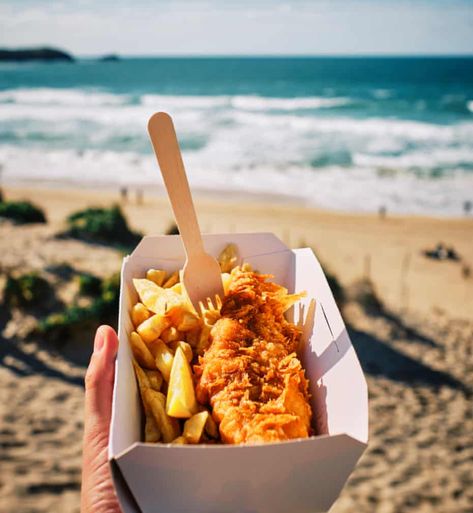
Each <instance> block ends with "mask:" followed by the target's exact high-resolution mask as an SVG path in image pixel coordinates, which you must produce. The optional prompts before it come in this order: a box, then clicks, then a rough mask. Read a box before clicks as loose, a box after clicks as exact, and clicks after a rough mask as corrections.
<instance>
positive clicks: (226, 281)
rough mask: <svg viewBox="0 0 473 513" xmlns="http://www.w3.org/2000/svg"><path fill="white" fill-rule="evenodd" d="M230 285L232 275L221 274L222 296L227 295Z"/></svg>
mask: <svg viewBox="0 0 473 513" xmlns="http://www.w3.org/2000/svg"><path fill="white" fill-rule="evenodd" d="M231 283H232V275H231V274H230V273H222V285H223V292H224V294H228V289H229V288H230V284H231Z"/></svg>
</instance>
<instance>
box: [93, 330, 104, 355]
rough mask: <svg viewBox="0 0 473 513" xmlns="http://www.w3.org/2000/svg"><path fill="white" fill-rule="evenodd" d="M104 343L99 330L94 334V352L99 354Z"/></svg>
mask: <svg viewBox="0 0 473 513" xmlns="http://www.w3.org/2000/svg"><path fill="white" fill-rule="evenodd" d="M104 342H105V337H104V335H103V332H102V330H101V329H100V328H99V329H98V330H97V333H96V334H95V340H94V351H95V352H99V351H100V350H101V349H102V347H103V344H104Z"/></svg>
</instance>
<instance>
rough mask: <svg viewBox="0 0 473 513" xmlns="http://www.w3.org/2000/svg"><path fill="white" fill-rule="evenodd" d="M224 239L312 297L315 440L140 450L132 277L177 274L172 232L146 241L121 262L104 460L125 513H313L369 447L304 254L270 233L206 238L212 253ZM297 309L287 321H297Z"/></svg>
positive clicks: (355, 386) (343, 356)
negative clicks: (163, 272) (133, 355)
mask: <svg viewBox="0 0 473 513" xmlns="http://www.w3.org/2000/svg"><path fill="white" fill-rule="evenodd" d="M230 242H233V243H235V244H236V245H237V246H238V248H239V251H240V254H241V256H242V257H243V260H244V261H246V262H249V263H250V264H251V265H252V266H253V268H255V269H257V270H259V271H261V272H263V273H265V274H267V273H269V274H273V275H274V280H275V281H276V282H277V283H279V284H281V285H284V286H286V287H287V288H288V289H289V291H290V292H294V291H295V292H300V291H303V290H305V291H307V297H306V298H305V299H304V300H303V302H305V304H306V305H308V303H309V301H310V299H311V298H315V299H316V310H315V323H314V329H313V332H312V335H311V337H310V342H309V343H308V344H307V345H306V346H305V352H304V354H303V355H302V359H303V364H304V367H305V369H306V373H307V376H308V378H309V380H310V392H311V394H312V407H313V412H314V418H313V425H314V428H315V430H316V432H317V433H319V435H318V436H315V437H311V438H308V439H304V440H295V441H289V442H282V443H278V444H264V445H258V446H228V445H210V446H205V445H195V446H169V445H165V444H145V443H142V442H141V441H140V438H141V423H142V419H141V415H142V414H141V407H140V400H139V395H138V389H137V385H136V381H135V377H134V372H133V367H132V363H131V351H130V347H129V343H128V336H129V334H130V332H131V331H132V330H133V327H132V323H131V320H130V316H129V312H130V307H131V306H132V305H133V304H134V302H135V301H136V299H137V296H136V292H135V291H134V289H133V285H132V279H133V278H136V277H141V276H143V275H144V272H145V271H146V270H147V269H149V268H151V267H153V268H162V269H165V270H167V271H174V270H176V269H180V268H182V266H183V265H184V261H185V255H184V249H183V246H182V243H181V240H180V237H179V236H157V237H145V238H144V239H143V240H142V241H141V242H140V244H139V245H138V246H137V248H136V249H135V251H134V252H133V253H132V254H131V255H130V256H128V257H126V258H125V259H124V261H123V267H122V282H121V283H122V285H121V294H120V314H119V332H118V334H119V339H120V346H119V351H118V357H117V362H116V375H115V388H114V396H113V412H112V423H111V426H110V443H109V459H110V464H111V468H112V474H113V478H114V483H115V487H116V490H117V494H118V497H119V499H120V503H121V506H122V510H123V512H124V513H139V512H141V513H152V512H163V513H183V512H193V513H194V512H195V513H289V512H291V513H292V512H294V513H309V512H310V513H316V512H324V511H327V510H328V509H329V508H330V507H331V505H332V504H333V502H334V501H335V500H336V499H337V497H338V495H339V494H340V491H341V489H342V487H343V485H344V484H345V482H346V480H347V478H348V476H349V475H350V473H351V471H352V470H353V468H354V467H355V464H356V462H357V461H358V459H359V458H360V456H361V454H362V453H363V451H364V450H365V448H366V445H367V442H368V394H367V386H366V381H365V378H364V376H363V372H362V370H361V367H360V364H359V362H358V359H357V357H356V354H355V351H354V349H353V346H352V344H351V342H350V338H349V336H348V333H347V330H346V328H345V325H344V323H343V320H342V317H341V315H340V311H339V309H338V308H337V305H336V303H335V300H334V298H333V295H332V292H331V291H330V288H329V286H328V283H327V280H326V278H325V275H324V273H323V271H322V268H321V267H320V264H319V262H318V261H317V259H316V257H315V256H314V254H313V252H312V251H311V250H310V249H297V250H289V249H288V248H287V247H286V246H285V245H284V244H283V243H282V242H281V241H280V240H279V239H278V238H277V237H276V236H275V235H273V234H270V233H252V234H218V235H205V236H204V244H205V247H206V249H207V251H208V252H209V253H211V254H213V255H215V256H217V255H218V254H219V253H220V251H221V250H222V249H223V248H224V247H225V246H226V245H227V244H228V243H230ZM298 313H299V312H298V309H296V311H295V312H294V321H295V322H297V320H298Z"/></svg>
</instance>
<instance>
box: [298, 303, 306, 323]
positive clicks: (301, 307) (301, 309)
mask: <svg viewBox="0 0 473 513" xmlns="http://www.w3.org/2000/svg"><path fill="white" fill-rule="evenodd" d="M298 306H299V319H298V321H297V327H298V328H299V329H302V328H303V327H304V322H305V321H304V313H305V305H303V304H301V303H299V305H298Z"/></svg>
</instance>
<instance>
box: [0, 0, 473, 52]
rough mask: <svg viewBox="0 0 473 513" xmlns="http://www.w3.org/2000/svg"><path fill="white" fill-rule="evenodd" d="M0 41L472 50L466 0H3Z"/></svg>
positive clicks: (188, 48) (80, 46)
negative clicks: (98, 0) (57, 0)
mask: <svg viewBox="0 0 473 513" xmlns="http://www.w3.org/2000/svg"><path fill="white" fill-rule="evenodd" d="M0 20H1V21H0V45H4V46H26V45H37V44H50V45H54V46H59V47H63V48H66V49H68V50H70V51H72V52H73V53H76V54H79V55H81V54H82V55H84V54H97V53H108V52H118V53H121V54H141V55H143V54H167V55H169V54H334V53H335V54H360V53H361V54H375V53H380V54H385V53H416V54H422V53H473V37H472V35H471V34H472V32H473V31H472V28H473V8H472V4H471V3H470V2H468V1H465V0H454V1H451V2H446V1H439V0H432V1H431V2H427V1H424V0H418V1H408V0H398V1H395V0H361V1H356V2H355V1H353V0H351V1H350V0H332V1H329V0H319V1H311V2H309V1H306V0H298V1H297V0H292V1H289V0H286V1H283V0H258V1H256V0H255V1H252V2H250V1H249V0H242V1H239V2H236V1H226V2H225V1H217V0H207V1H204V0H197V1H192V2H190V1H189V0H178V1H174V2H169V1H164V0H160V1H156V0H155V1H151V0H148V1H146V0H138V1H135V2H132V1H125V0H116V1H111V0H102V1H100V2H97V1H92V0H78V1H76V2H72V1H70V2H68V1H63V2H46V1H39V0H10V1H7V2H5V1H4V2H2V4H0Z"/></svg>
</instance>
